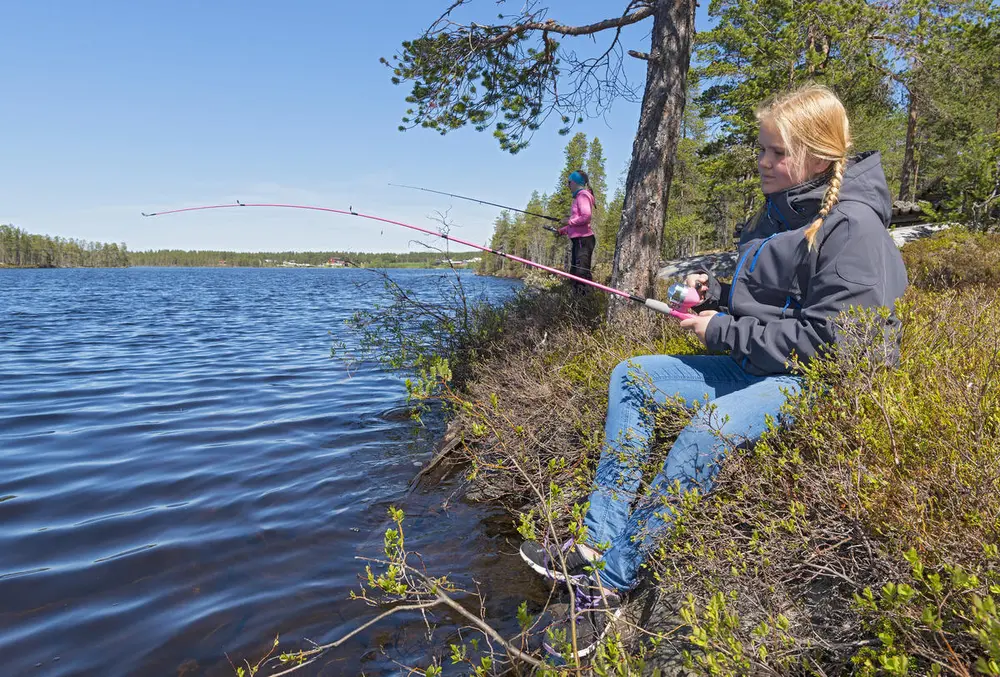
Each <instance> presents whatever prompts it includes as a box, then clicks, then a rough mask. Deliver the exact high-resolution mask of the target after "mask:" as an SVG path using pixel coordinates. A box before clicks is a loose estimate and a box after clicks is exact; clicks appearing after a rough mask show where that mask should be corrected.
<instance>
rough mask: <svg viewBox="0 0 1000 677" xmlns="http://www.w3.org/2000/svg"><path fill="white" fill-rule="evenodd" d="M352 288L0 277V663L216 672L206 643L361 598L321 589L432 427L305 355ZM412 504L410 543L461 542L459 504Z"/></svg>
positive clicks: (331, 327)
mask: <svg viewBox="0 0 1000 677" xmlns="http://www.w3.org/2000/svg"><path fill="white" fill-rule="evenodd" d="M399 275H400V276H401V279H403V280H404V281H408V282H413V283H416V284H422V287H421V288H422V289H423V290H424V291H423V293H435V292H434V289H435V288H436V287H435V282H434V277H433V275H434V274H433V273H428V272H425V271H400V272H399ZM366 279H367V274H366V273H364V272H360V271H353V270H291V271H289V270H251V269H244V270H201V269H186V270H185V269H177V270H156V269H129V270H55V271H33V270H24V271H14V270H0V655H2V656H4V667H3V672H4V674H14V675H22V674H44V675H57V676H61V675H81V674H108V675H110V674H177V673H178V672H181V671H183V672H184V674H186V675H198V674H204V675H215V674H231V672H230V670H229V667H228V663H227V662H226V659H225V652H227V651H228V652H230V653H234V654H235V655H240V653H241V652H249V651H252V650H254V648H255V647H257V646H259V642H260V641H261V639H262V638H268V637H273V635H274V634H275V633H276V632H278V631H281V632H284V633H286V634H287V635H288V636H289V637H290V638H291V639H292V640H295V639H296V638H301V637H305V636H311V635H316V638H317V639H320V636H321V635H323V634H324V633H325V632H328V631H329V630H330V629H331V628H337V627H341V626H343V624H345V623H350V622H351V621H352V620H354V619H357V618H358V617H360V616H362V615H364V614H365V613H366V610H365V609H364V608H363V605H362V606H361V608H359V607H358V606H357V605H345V604H344V603H343V600H344V599H345V597H346V595H347V591H348V590H349V589H350V588H351V587H353V586H354V585H355V584H356V574H357V573H358V571H359V570H360V569H361V567H359V565H358V563H357V562H356V561H355V559H354V558H355V556H356V555H358V554H367V555H374V554H376V553H377V551H378V548H379V546H380V540H381V539H380V537H378V536H377V535H378V534H379V533H380V532H379V530H380V529H381V528H383V527H384V523H385V517H384V515H385V508H386V506H387V505H388V504H390V503H392V502H396V501H400V500H402V499H404V498H405V497H406V491H407V482H408V480H409V479H410V478H411V477H412V476H413V472H414V463H419V462H421V461H424V460H426V459H427V458H428V457H429V455H430V454H431V453H432V441H433V439H432V438H433V434H434V429H433V428H421V427H420V426H418V425H416V424H415V423H414V422H413V421H411V420H410V419H409V416H408V410H407V409H406V408H405V407H403V404H404V389H403V387H402V384H401V381H400V378H399V377H397V376H395V375H392V374H388V373H385V372H383V371H382V370H380V369H379V368H378V367H377V366H375V365H372V364H362V365H357V366H356V367H355V368H354V369H352V371H351V372H350V373H348V371H347V369H346V368H345V366H344V365H343V364H341V363H340V362H338V361H336V360H331V359H330V357H329V355H330V352H329V350H330V343H331V335H332V336H333V337H336V338H343V339H346V340H350V337H349V336H346V335H345V334H344V333H343V322H344V320H345V319H346V318H348V317H350V316H351V315H352V314H353V313H354V312H355V311H357V310H359V309H362V308H366V307H370V304H371V303H372V302H373V300H376V299H377V295H378V294H379V293H381V291H380V290H381V287H380V286H379V285H368V286H366V287H365V288H364V292H363V293H359V290H358V287H357V285H358V284H359V283H362V282H364V281H365V280H366ZM480 283H481V282H480ZM486 284H489V285H492V287H491V291H492V292H495V293H506V291H507V290H509V289H510V285H509V284H508V283H505V282H499V281H489V282H486ZM407 500H416V501H417V502H419V501H420V500H423V499H422V498H421V497H419V496H417V497H415V498H412V499H407ZM421 511H422V509H420V510H417V515H418V516H417V517H416V518H415V519H416V521H417V523H419V522H420V520H421V519H432V521H431V522H429V523H428V524H427V526H428V529H427V534H428V536H427V538H428V539H431V541H432V540H433V539H435V538H436V539H438V540H442V539H444V538H446V536H445V535H444V534H446V533H447V534H452V533H454V532H455V531H456V530H457V531H458V532H459V533H464V532H465V531H468V532H469V534H468V535H466V536H465V537H464V539H459V544H458V546H459V547H463V546H467V545H468V542H467V541H468V539H475V538H480V537H482V534H481V532H480V531H478V530H476V529H475V528H474V527H473V526H472V525H474V524H476V523H477V522H476V520H478V519H479V513H472V512H469V513H468V514H466V513H464V512H463V513H462V514H463V515H466V516H465V517H463V518H462V519H465V520H466V521H465V522H462V523H460V524H456V523H450V524H437V523H436V522H434V521H433V518H421V517H419V514H420V513H421ZM473 514H474V515H475V519H473V518H472V517H469V515H473ZM438 519H440V518H438ZM359 534H360V536H359ZM371 534H374V536H371V537H369V535H371ZM428 543H430V541H428ZM429 551H433V547H430V546H429ZM441 552H442V559H443V560H451V561H454V560H455V559H456V555H455V551H454V550H447V551H445V550H441ZM429 556H431V557H433V554H432V553H431V554H430V555H429ZM367 636H368V637H371V635H367ZM359 641H365V640H363V638H359ZM356 649H357V646H356V645H355V646H354V647H353V648H351V649H350V650H351V651H356ZM361 653H362V652H360V651H357V652H356V656H360V654H361ZM353 665H354V668H345V669H346V670H347V671H348V672H351V671H353V672H358V671H359V670H360V667H361V666H360V664H359V663H358V662H357V658H356V657H355V659H354V663H353ZM369 667H370V666H369ZM369 667H366V668H365V669H368V670H369V672H371V670H370V669H369ZM389 670H390V671H391V668H389Z"/></svg>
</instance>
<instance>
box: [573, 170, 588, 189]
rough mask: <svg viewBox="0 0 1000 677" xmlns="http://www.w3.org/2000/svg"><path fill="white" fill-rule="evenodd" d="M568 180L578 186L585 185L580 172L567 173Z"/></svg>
mask: <svg viewBox="0 0 1000 677" xmlns="http://www.w3.org/2000/svg"><path fill="white" fill-rule="evenodd" d="M569 180H570V181H572V182H573V183H575V184H576V185H578V186H586V185H587V182H586V181H585V180H584V178H583V175H582V174H580V172H573V173H572V174H570V175H569Z"/></svg>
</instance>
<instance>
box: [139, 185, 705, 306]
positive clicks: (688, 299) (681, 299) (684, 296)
mask: <svg viewBox="0 0 1000 677" xmlns="http://www.w3.org/2000/svg"><path fill="white" fill-rule="evenodd" d="M244 207H270V208H276V209H304V210H308V211H315V212H327V213H330V214H342V215H344V216H356V217H358V218H362V219H368V220H370V221H378V222H379V223H388V224H391V225H394V226H401V227H403V228H409V229H410V230H415V231H418V232H421V233H425V234H427V235H433V236H435V237H440V238H442V239H444V240H448V241H449V242H455V243H458V244H461V245H465V246H466V247H472V248H473V249H478V250H480V251H484V252H486V253H488V254H493V255H495V256H502V257H503V258H505V259H510V260H511V261H517V262H518V263H520V264H523V265H526V266H529V267H532V268H538V269H539V270H544V271H546V272H548V273H552V274H553V275H558V276H560V277H564V278H566V279H569V280H573V281H574V282H578V283H580V284H585V285H587V286H590V287H594V288H596V289H600V290H601V291H603V292H607V293H608V294H614V295H615V296H620V297H622V298H626V299H628V300H630V301H634V302H635V303H640V304H642V305H644V306H646V307H647V308H650V309H651V310H655V311H657V312H660V313H664V314H665V315H673V316H674V317H677V318H680V319H689V318H691V317H693V316H692V315H691V314H690V313H688V312H686V311H687V310H689V309H690V308H691V306H694V305H697V304H698V303H700V302H701V299H700V297H699V296H698V292H697V291H695V290H694V289H692V288H691V287H686V286H684V285H680V284H675V285H672V286H671V287H670V291H669V298H670V303H664V302H663V301H657V300H656V299H649V298H645V297H643V296H639V295H638V294H630V293H628V292H626V291H622V290H621V289H615V288H614V287H608V286H607V285H603V284H600V283H599V282H594V281H593V280H588V279H586V278H583V277H579V276H577V275H572V274H570V273H567V272H565V271H562V270H559V269H558V268H552V267H551V266H546V265H543V264H541V263H536V262H535V261H531V260H529V259H525V258H521V257H520V256H515V255H513V254H508V253H506V252H504V251H501V250H498V249H490V248H489V247H484V246H483V245H478V244H475V243H473V242H468V241H466V240H462V239H460V238H457V237H453V236H451V235H445V234H444V233H439V232H436V231H433V230H428V229H427V228H421V227H420V226H414V225H412V224H409V223H403V222H402V221H394V220H392V219H387V218H384V217H381V216H374V215H372V214H361V213H359V212H356V211H354V209H353V207H348V209H346V210H345V209H333V208H331V207H317V206H314V205H295V204H279V203H268V202H239V201H237V203H236V204H224V205H202V206H198V207H183V208H181V209H168V210H166V211H162V212H152V213H149V214H147V213H146V212H141V213H142V215H143V216H146V217H153V216H166V215H168V214H180V213H182V212H198V211H206V210H210V209H241V208H244ZM682 311H683V312H682Z"/></svg>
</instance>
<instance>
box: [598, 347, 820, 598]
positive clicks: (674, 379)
mask: <svg viewBox="0 0 1000 677" xmlns="http://www.w3.org/2000/svg"><path fill="white" fill-rule="evenodd" d="M799 387H800V385H799V379H798V378H796V377H794V376H789V375H774V376H753V375H751V374H748V373H747V372H745V371H743V370H742V369H741V368H740V366H739V365H738V364H737V363H736V362H735V361H734V360H733V359H732V358H730V357H729V356H727V355H683V356H674V355H644V356H641V357H635V358H632V359H631V360H628V361H625V362H622V363H620V364H619V365H618V366H617V367H615V370H614V371H613V372H612V373H611V384H610V387H609V391H608V419H607V422H606V424H605V429H604V434H605V438H604V440H605V441H604V450H603V451H602V452H601V460H600V462H599V463H598V465H597V476H596V478H595V480H594V483H595V485H596V486H595V489H594V492H593V493H592V494H591V495H590V509H589V511H588V512H587V516H586V518H585V524H586V525H587V528H588V536H587V540H588V543H589V545H592V546H597V545H599V544H602V543H607V542H610V543H611V547H610V548H609V549H608V550H607V551H605V553H604V556H603V560H604V569H603V571H601V580H602V582H604V583H607V584H610V585H612V586H614V587H615V588H617V589H619V590H622V591H624V590H629V589H631V588H633V587H635V584H636V582H637V579H638V574H639V568H640V567H641V566H642V563H643V562H644V561H645V559H646V555H647V553H648V551H649V549H650V548H651V547H652V546H653V545H654V544H655V541H656V537H657V535H658V534H659V535H662V532H663V530H664V529H666V528H667V526H668V524H667V522H666V520H665V519H664V518H665V517H666V515H664V514H663V513H664V512H665V510H666V509H665V508H664V506H663V503H662V500H661V497H662V496H663V495H664V494H665V493H666V492H667V491H668V490H669V488H670V487H671V486H673V485H674V484H675V483H679V488H680V490H681V491H682V492H687V491H691V490H693V489H697V490H698V491H700V492H702V493H705V492H707V491H709V490H710V489H711V487H712V478H713V477H715V473H716V471H717V470H718V467H719V465H720V463H721V462H722V460H723V458H724V456H725V452H726V450H727V449H728V448H729V446H730V445H731V444H732V443H734V442H736V443H739V444H746V443H750V442H755V441H757V440H758V439H760V436H761V435H762V434H763V433H764V431H765V430H766V429H767V419H768V417H771V418H773V419H774V420H777V419H778V416H779V414H780V410H781V406H782V404H784V402H785V400H786V395H791V394H795V393H797V392H798V391H799ZM668 398H680V400H682V401H683V403H684V404H686V405H688V406H691V405H693V403H694V402H695V401H696V400H697V401H700V402H701V403H702V404H705V403H706V402H710V403H711V404H712V405H714V410H712V411H709V409H710V407H703V408H701V409H700V410H699V411H698V413H697V414H695V416H694V418H693V419H692V421H691V422H690V423H689V424H688V425H687V427H685V428H684V430H683V431H681V433H680V434H679V435H678V437H677V441H676V442H674V445H673V447H671V449H670V453H669V455H668V456H667V460H666V462H665V463H664V465H663V468H662V469H661V470H660V472H659V473H657V475H656V478H655V479H654V480H653V484H652V487H651V490H650V492H649V494H648V495H647V496H645V497H644V498H643V500H641V501H640V502H639V503H640V504H639V506H638V507H637V508H636V509H635V511H634V512H631V513H630V509H631V506H632V503H633V502H634V499H635V498H636V495H637V492H638V490H639V484H640V481H641V479H642V466H643V465H645V464H646V463H647V462H648V460H649V454H650V449H651V447H652V442H653V410H654V408H655V407H656V406H659V405H662V404H664V403H665V402H666V401H667V399H668ZM719 433H721V434H722V435H723V436H725V437H726V438H729V439H728V440H724V439H722V438H720V434H719Z"/></svg>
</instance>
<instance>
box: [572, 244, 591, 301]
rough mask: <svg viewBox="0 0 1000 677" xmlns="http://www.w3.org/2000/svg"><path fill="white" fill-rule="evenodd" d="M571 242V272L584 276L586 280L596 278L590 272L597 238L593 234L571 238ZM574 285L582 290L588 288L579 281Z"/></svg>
mask: <svg viewBox="0 0 1000 677" xmlns="http://www.w3.org/2000/svg"><path fill="white" fill-rule="evenodd" d="M570 242H572V243H573V251H572V254H571V256H572V258H571V259H570V264H569V274H570V275H576V276H577V277H582V278H583V279H585V280H593V279H594V278H593V277H592V276H591V274H590V263H591V259H593V258H594V247H596V246H597V238H596V237H594V236H593V235H588V236H586V237H573V238H570ZM573 286H574V287H575V288H577V289H578V290H581V291H582V290H583V289H585V288H586V285H583V284H580V283H579V282H574V283H573Z"/></svg>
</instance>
